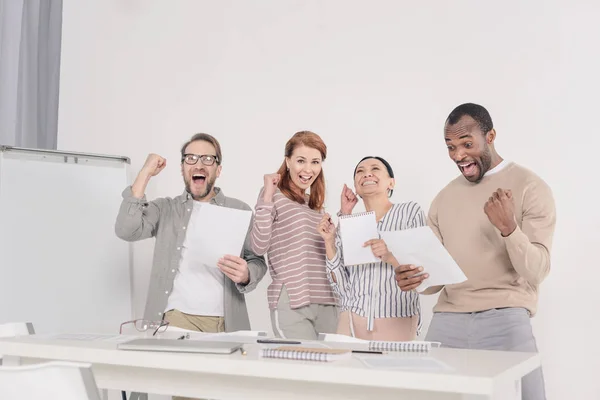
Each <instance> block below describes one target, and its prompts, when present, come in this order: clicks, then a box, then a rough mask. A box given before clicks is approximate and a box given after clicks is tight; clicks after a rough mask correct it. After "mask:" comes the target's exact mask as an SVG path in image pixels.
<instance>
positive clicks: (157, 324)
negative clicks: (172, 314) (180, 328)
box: [119, 319, 169, 336]
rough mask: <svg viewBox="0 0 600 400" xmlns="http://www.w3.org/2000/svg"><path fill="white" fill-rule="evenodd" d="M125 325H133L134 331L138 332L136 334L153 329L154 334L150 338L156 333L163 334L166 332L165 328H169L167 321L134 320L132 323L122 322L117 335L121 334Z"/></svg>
mask: <svg viewBox="0 0 600 400" xmlns="http://www.w3.org/2000/svg"><path fill="white" fill-rule="evenodd" d="M127 324H133V326H134V327H135V329H137V330H138V332H146V331H147V330H151V329H154V333H152V336H154V335H156V334H157V333H163V332H164V331H166V330H167V327H168V326H169V322H168V321H149V320H147V319H134V320H133V321H127V322H123V323H122V324H121V327H120V328H119V334H123V326H124V325H127Z"/></svg>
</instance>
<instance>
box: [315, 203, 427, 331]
mask: <svg viewBox="0 0 600 400" xmlns="http://www.w3.org/2000/svg"><path fill="white" fill-rule="evenodd" d="M426 223H427V221H426V217H425V213H424V212H423V210H422V209H421V207H420V206H419V205H418V204H417V203H415V202H412V201H411V202H407V203H401V204H394V205H393V206H392V208H390V210H389V211H388V212H387V213H386V214H385V215H384V216H383V218H382V219H381V220H380V221H379V222H378V223H377V230H378V231H379V232H386V231H397V230H401V229H411V228H418V227H421V226H425V225H426ZM335 247H336V254H335V257H334V258H333V259H332V260H329V259H327V268H328V269H329V271H330V272H332V273H333V274H334V275H335V280H336V281H337V282H334V281H333V280H332V278H331V276H330V277H329V279H330V281H331V284H332V287H333V290H334V293H335V295H336V297H337V298H338V304H339V308H340V311H347V310H350V311H351V312H353V313H355V314H358V315H360V316H363V317H365V318H368V320H369V324H368V325H369V326H370V328H369V330H371V329H372V326H373V321H374V318H397V317H411V316H413V315H419V327H420V326H421V322H420V320H421V318H420V314H421V306H420V301H419V294H418V293H417V292H415V291H410V292H403V291H402V290H400V288H399V287H398V285H397V284H396V280H395V274H394V267H393V266H392V265H391V264H388V263H384V262H378V263H370V264H361V265H353V266H348V267H346V266H345V265H344V255H343V253H342V242H341V238H340V235H339V230H338V233H337V235H336V238H335ZM328 275H330V274H328Z"/></svg>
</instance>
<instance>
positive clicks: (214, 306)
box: [115, 133, 267, 332]
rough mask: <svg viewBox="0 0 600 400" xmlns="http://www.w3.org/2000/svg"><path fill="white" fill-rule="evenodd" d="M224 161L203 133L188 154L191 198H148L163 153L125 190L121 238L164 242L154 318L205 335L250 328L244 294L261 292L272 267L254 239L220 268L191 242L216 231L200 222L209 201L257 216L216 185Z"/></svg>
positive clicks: (156, 264)
mask: <svg viewBox="0 0 600 400" xmlns="http://www.w3.org/2000/svg"><path fill="white" fill-rule="evenodd" d="M221 162H222V155H221V146H220V145H219V142H218V141H217V140H216V139H215V138H214V137H212V136H211V135H208V134H204V133H199V134H196V135H194V136H193V137H192V138H191V139H190V140H189V141H188V142H187V143H185V144H184V145H183V147H182V148H181V174H182V175H183V181H184V183H185V191H184V192H183V194H181V195H180V196H177V197H175V198H168V197H167V198H158V199H156V200H153V201H147V200H146V197H145V194H144V193H145V191H146V186H147V185H148V182H149V181H150V179H151V178H152V177H153V176H156V175H158V174H159V173H160V172H161V171H162V170H163V169H164V168H165V167H166V165H167V161H166V160H165V159H164V158H162V157H161V156H159V155H156V154H150V155H149V156H148V158H147V160H146V163H145V164H144V166H143V167H142V169H141V171H140V172H139V174H138V176H137V178H136V180H135V182H134V183H133V185H132V186H130V187H128V188H126V189H125V191H124V192H123V202H122V204H121V208H120V210H119V215H118V217H117V222H116V226H115V231H116V234H117V236H118V237H119V238H121V239H123V240H127V241H130V242H133V241H138V240H143V239H147V238H150V237H155V238H156V242H155V249H154V260H153V266H152V275H151V279H150V290H149V292H148V299H147V302H146V310H145V315H144V318H145V319H146V320H158V321H160V320H162V319H163V318H164V320H165V321H168V322H169V325H170V326H176V327H179V328H183V329H190V330H195V331H201V332H224V331H227V332H232V331H237V330H250V321H249V319H248V312H247V309H246V303H245V299H244V293H248V292H250V291H252V290H253V289H254V288H256V285H257V284H258V282H260V280H261V279H262V278H263V276H264V275H265V272H266V270H267V267H266V264H265V261H264V258H263V257H259V256H257V255H256V254H254V253H253V252H252V251H251V250H250V242H249V240H250V239H249V235H247V236H246V243H245V245H244V250H243V254H242V255H241V257H240V256H239V255H234V254H231V255H224V257H223V258H222V259H221V260H220V261H219V262H218V263H217V265H206V263H204V260H202V255H201V254H197V253H195V252H194V251H193V250H194V243H193V242H191V240H189V238H186V233H187V232H188V231H194V230H195V229H198V228H199V227H200V228H204V229H210V227H202V221H199V220H198V210H199V209H200V208H201V207H202V205H203V203H204V204H205V203H209V204H213V205H218V206H222V207H229V208H235V209H240V210H252V209H251V208H250V206H248V205H247V204H246V203H244V202H242V201H240V200H237V199H233V198H230V197H226V196H225V195H224V194H223V192H222V191H221V189H220V188H218V187H216V186H215V182H216V180H217V178H218V177H219V175H220V174H221ZM250 226H252V224H250ZM250 226H249V228H248V229H249V230H250Z"/></svg>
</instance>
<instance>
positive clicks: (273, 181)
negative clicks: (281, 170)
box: [263, 174, 281, 203]
mask: <svg viewBox="0 0 600 400" xmlns="http://www.w3.org/2000/svg"><path fill="white" fill-rule="evenodd" d="M264 180H265V186H264V187H265V191H264V193H263V200H264V201H266V202H267V203H269V202H271V201H273V195H274V194H275V191H276V190H277V184H278V183H279V181H280V180H281V176H280V175H279V174H267V175H265V177H264Z"/></svg>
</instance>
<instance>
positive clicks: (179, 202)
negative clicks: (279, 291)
mask: <svg viewBox="0 0 600 400" xmlns="http://www.w3.org/2000/svg"><path fill="white" fill-rule="evenodd" d="M215 192H216V196H215V197H213V198H212V199H211V200H210V203H211V204H216V205H218V206H222V207H229V208H236V209H238V210H250V211H251V210H252V209H251V208H250V206H248V205H247V204H246V203H244V202H242V201H240V200H237V199H234V198H230V197H225V195H224V194H223V192H222V191H221V190H220V189H219V188H215ZM193 201H194V200H193V199H192V196H191V195H190V194H189V193H188V192H187V191H184V192H183V194H182V195H180V196H177V197H175V198H170V197H166V198H158V199H156V200H154V201H147V200H146V196H144V197H143V198H142V199H138V198H136V197H134V196H133V192H132V191H131V186H129V187H127V188H126V189H125V190H124V191H123V202H122V203H121V208H120V210H119V215H118V216H117V222H116V224H115V232H116V234H117V236H118V237H119V238H121V239H123V240H126V241H129V242H135V241H138V240H143V239H148V238H151V237H155V238H156V242H155V246H154V259H153V262H152V274H151V277H150V289H149V290H148V298H147V300H146V309H145V311H144V318H145V319H150V320H157V319H158V320H160V319H161V318H162V316H163V313H164V311H165V307H166V306H167V299H168V297H169V295H170V293H171V290H172V289H173V281H174V280H175V275H176V274H177V272H178V270H179V263H180V261H181V248H182V247H183V242H184V240H185V234H186V227H187V226H188V223H189V220H190V216H191V214H192V209H193V206H194V204H193ZM251 227H252V223H250V226H249V227H248V234H247V235H246V243H245V244H244V249H243V251H242V254H241V255H240V257H242V258H243V259H244V260H246V262H247V263H248V271H249V275H250V282H248V284H247V285H239V284H236V283H234V282H233V281H232V280H231V279H228V278H226V279H225V287H224V299H223V303H224V311H225V330H226V331H227V332H233V331H237V330H250V320H249V318H248V311H247V309H246V300H245V298H244V293H248V292H250V291H252V290H254V288H256V285H257V284H258V282H260V280H261V279H262V278H263V276H264V275H265V273H266V271H267V266H266V264H265V260H264V257H260V256H257V255H256V254H254V253H253V252H252V251H251V250H250V248H251V247H250V229H251Z"/></svg>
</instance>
